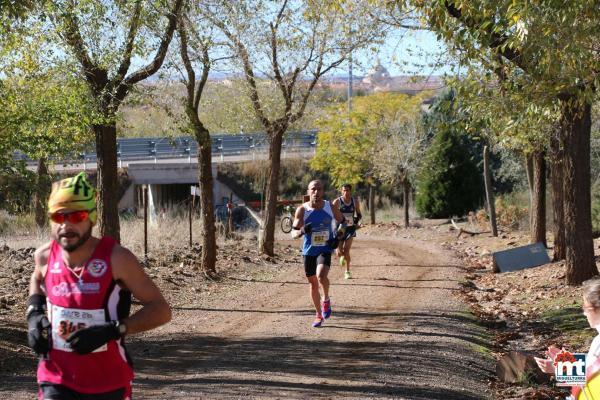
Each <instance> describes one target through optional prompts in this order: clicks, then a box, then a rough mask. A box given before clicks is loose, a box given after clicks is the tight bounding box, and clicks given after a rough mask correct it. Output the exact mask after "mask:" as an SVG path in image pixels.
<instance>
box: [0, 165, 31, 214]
mask: <svg viewBox="0 0 600 400" xmlns="http://www.w3.org/2000/svg"><path fill="white" fill-rule="evenodd" d="M35 178H36V175H35V173H34V172H32V171H28V170H27V169H25V166H24V165H17V166H10V167H6V168H5V169H3V170H1V171H0V209H2V210H6V211H8V212H9V213H10V214H18V213H23V212H27V211H29V210H30V208H31V205H32V199H33V194H34V191H35V187H36V183H35V182H36V179H35Z"/></svg>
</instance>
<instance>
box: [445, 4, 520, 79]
mask: <svg viewBox="0 0 600 400" xmlns="http://www.w3.org/2000/svg"><path fill="white" fill-rule="evenodd" d="M444 6H445V8H446V10H447V11H448V14H450V16H452V17H453V18H454V19H456V20H458V21H459V22H460V23H462V24H463V25H464V26H466V27H467V28H468V29H469V30H471V31H473V30H475V29H477V28H478V27H479V26H481V21H477V20H475V19H473V18H468V17H464V16H463V14H462V12H461V11H460V10H459V9H458V8H456V7H455V5H454V2H453V0H445V1H444ZM484 33H485V34H486V35H487V37H488V38H489V39H490V43H489V45H488V47H489V48H490V49H493V50H495V51H497V52H498V53H499V54H501V55H502V56H503V57H504V58H506V59H507V60H509V61H511V62H512V63H514V64H515V65H517V66H518V67H519V68H521V69H522V70H523V71H528V70H529V66H528V65H527V64H526V62H525V60H524V57H523V53H522V52H520V51H516V50H513V49H511V48H509V47H508V46H503V45H504V44H505V43H506V42H507V41H508V37H507V36H506V35H504V34H499V33H496V32H494V31H493V25H490V27H489V28H487V29H486V30H485V32H484Z"/></svg>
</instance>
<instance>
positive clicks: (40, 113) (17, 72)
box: [0, 24, 97, 226]
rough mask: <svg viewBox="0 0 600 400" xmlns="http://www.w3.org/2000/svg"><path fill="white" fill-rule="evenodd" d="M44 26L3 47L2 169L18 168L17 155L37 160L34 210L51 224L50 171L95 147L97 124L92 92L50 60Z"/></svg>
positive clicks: (0, 48) (11, 37)
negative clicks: (48, 206)
mask: <svg viewBox="0 0 600 400" xmlns="http://www.w3.org/2000/svg"><path fill="white" fill-rule="evenodd" d="M39 29H40V27H39V25H36V24H31V25H29V26H27V27H21V28H20V29H19V30H17V31H15V32H13V34H11V35H7V36H6V38H7V39H8V40H6V41H5V42H3V43H2V45H0V53H1V54H3V55H6V57H3V58H2V67H3V72H4V74H3V76H2V77H1V78H0V127H1V128H0V148H1V149H2V151H1V152H0V153H1V154H2V157H0V169H2V168H8V169H9V170H10V171H12V170H13V169H14V168H15V161H14V159H13V155H14V154H15V152H19V154H21V155H24V156H26V157H28V158H29V159H32V160H37V162H38V164H37V166H38V170H37V179H36V182H34V185H33V186H34V187H35V190H34V192H33V193H34V196H33V203H34V204H33V207H34V210H35V214H36V222H37V223H38V225H40V226H42V225H44V224H45V223H46V220H47V217H46V198H47V195H48V191H49V189H50V182H49V181H50V178H49V175H48V167H49V166H51V165H52V164H54V163H56V162H59V161H60V160H64V159H67V158H70V159H73V158H75V157H76V154H77V153H78V152H79V151H81V149H82V148H83V146H84V145H85V144H86V143H89V142H90V139H91V137H92V135H91V126H92V124H93V123H94V121H97V118H96V115H95V113H94V107H93V104H92V103H91V102H90V96H89V91H88V89H87V87H86V86H85V85H84V84H82V83H81V82H80V81H78V80H77V78H76V76H75V75H74V74H68V73H65V69H64V68H60V67H58V66H56V65H53V64H52V63H50V62H49V60H48V59H47V57H46V56H47V52H46V43H45V42H44V39H43V36H42V35H39V33H40V31H39ZM23 206H27V207H28V206H30V204H29V202H28V203H27V204H26V205H25V204H24V205H23Z"/></svg>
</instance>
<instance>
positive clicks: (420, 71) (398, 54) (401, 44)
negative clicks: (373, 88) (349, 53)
mask: <svg viewBox="0 0 600 400" xmlns="http://www.w3.org/2000/svg"><path fill="white" fill-rule="evenodd" d="M446 54H447V53H446V48H445V46H444V44H443V43H442V42H439V41H438V40H437V39H436V37H435V34H434V33H432V32H430V31H425V30H421V31H408V32H402V33H396V34H395V35H393V36H391V37H389V38H388V39H387V40H386V42H385V43H384V44H382V45H381V46H380V47H379V49H378V54H377V57H378V58H379V60H380V62H381V64H382V65H383V66H384V67H385V68H386V69H387V70H388V71H389V73H390V75H392V76H397V75H412V74H417V75H443V74H444V73H450V64H449V62H448V60H447V59H445V55H446ZM377 57H374V56H373V55H372V54H371V53H368V54H364V55H359V56H358V57H357V65H356V66H355V67H354V74H355V75H364V74H365V73H366V72H367V71H368V70H369V69H371V68H372V67H373V65H374V64H375V63H376V60H377ZM434 64H435V66H434Z"/></svg>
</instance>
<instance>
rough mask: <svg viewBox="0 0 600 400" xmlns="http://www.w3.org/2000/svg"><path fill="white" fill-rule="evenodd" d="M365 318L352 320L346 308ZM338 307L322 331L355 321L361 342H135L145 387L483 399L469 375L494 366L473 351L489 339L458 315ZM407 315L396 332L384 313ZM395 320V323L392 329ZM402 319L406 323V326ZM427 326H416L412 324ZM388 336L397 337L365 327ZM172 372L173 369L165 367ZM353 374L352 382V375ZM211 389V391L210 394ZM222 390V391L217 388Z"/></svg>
mask: <svg viewBox="0 0 600 400" xmlns="http://www.w3.org/2000/svg"><path fill="white" fill-rule="evenodd" d="M353 314H354V316H355V317H356V318H361V321H362V323H361V324H360V326H358V325H353V321H352V315H353ZM359 314H360V313H356V312H354V313H345V314H344V315H343V316H342V315H339V314H336V317H337V318H336V319H330V320H328V321H326V323H325V325H324V329H340V330H342V329H353V330H357V331H362V332H363V333H364V335H363V334H361V336H359V337H361V338H362V337H363V336H364V339H362V340H359V341H352V342H344V341H338V340H327V339H323V338H315V337H259V338H220V337H214V336H202V335H200V334H185V335H184V334H182V335H180V336H178V337H172V338H170V339H169V340H152V341H145V340H144V341H137V342H135V343H134V344H133V345H132V346H131V348H132V353H133V354H134V358H135V359H136V366H137V370H138V371H141V372H142V374H143V377H142V379H140V380H139V381H138V382H137V384H138V385H139V387H140V388H141V389H142V390H151V391H152V390H157V388H162V390H167V391H172V390H177V392H178V393H188V394H189V395H190V396H194V395H200V393H202V396H200V397H228V396H250V397H252V396H256V397H279V398H281V397H284V398H306V397H315V396H316V397H321V396H324V397H338V396H339V397H360V398H365V397H368V398H382V397H383V398H410V399H430V400H433V399H457V400H458V399H461V400H471V399H484V398H487V397H488V396H487V395H485V394H483V393H478V392H477V389H475V388H476V387H481V386H476V385H473V381H474V380H480V381H481V380H483V381H485V378H484V377H487V376H489V375H490V374H491V367H490V365H489V364H490V363H489V360H485V359H484V357H482V356H481V354H478V353H477V352H476V351H474V350H473V346H483V345H485V344H486V342H485V339H484V338H483V337H482V335H481V332H477V331H475V332H474V331H472V330H471V329H470V328H469V324H467V323H466V322H470V321H469V319H468V318H465V317H463V316H461V315H441V314H435V313H431V314H427V313H411V314H401V315H398V314H395V315H375V316H374V318H379V321H378V325H377V326H373V327H365V325H364V318H365V315H362V314H360V315H359ZM392 318H396V319H397V318H401V319H403V320H404V319H406V320H410V321H411V322H410V326H408V327H407V328H406V329H402V330H398V329H397V327H398V321H397V320H396V322H395V323H393V322H392V321H389V323H387V322H386V319H390V320H391V319H392ZM392 325H393V326H395V327H396V330H393V329H392ZM407 325H408V324H407ZM420 325H423V328H422V329H421V331H419V330H418V329H417V330H414V329H411V327H414V326H420ZM379 332H383V333H386V334H390V333H391V334H393V335H395V336H397V338H396V339H395V340H393V341H391V342H390V341H389V340H388V341H377V340H370V338H369V335H373V334H377V333H379ZM167 371H169V372H167ZM348 382H349V383H348ZM211 393H212V394H211ZM217 393H218V395H216V394H217Z"/></svg>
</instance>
